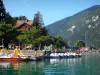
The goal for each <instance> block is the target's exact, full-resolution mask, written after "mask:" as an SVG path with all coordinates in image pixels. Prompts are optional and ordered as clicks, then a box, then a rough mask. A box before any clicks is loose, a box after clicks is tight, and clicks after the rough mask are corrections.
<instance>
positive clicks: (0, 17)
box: [0, 0, 6, 21]
mask: <svg viewBox="0 0 100 75" xmlns="http://www.w3.org/2000/svg"><path fill="white" fill-rule="evenodd" d="M5 15H6V10H5V7H4V4H3V0H0V21H4V20H5Z"/></svg>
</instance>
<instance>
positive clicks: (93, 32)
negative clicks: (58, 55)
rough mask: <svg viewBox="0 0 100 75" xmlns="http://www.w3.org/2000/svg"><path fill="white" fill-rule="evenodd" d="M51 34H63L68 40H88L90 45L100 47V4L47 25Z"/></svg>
mask: <svg viewBox="0 0 100 75" xmlns="http://www.w3.org/2000/svg"><path fill="white" fill-rule="evenodd" d="M46 28H47V30H48V31H49V34H50V35H53V36H58V35H61V36H62V37H63V39H64V40H65V41H66V42H68V40H71V41H72V42H73V43H75V42H76V41H77V40H83V41H85V40H86V41H87V45H88V46H95V47H97V48H99V47H100V5H95V6H92V7H90V8H88V9H85V10H83V11H81V12H79V13H77V14H75V15H73V16H70V17H66V18H64V19H62V20H59V21H57V22H55V23H52V24H50V25H48V26H46Z"/></svg>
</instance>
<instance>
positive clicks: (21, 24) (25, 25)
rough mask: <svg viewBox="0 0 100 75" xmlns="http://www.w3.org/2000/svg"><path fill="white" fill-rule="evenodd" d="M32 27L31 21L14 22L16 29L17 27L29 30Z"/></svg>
mask: <svg viewBox="0 0 100 75" xmlns="http://www.w3.org/2000/svg"><path fill="white" fill-rule="evenodd" d="M32 25H33V21H32V20H17V22H16V27H18V28H19V29H22V30H23V29H27V28H30V27H31V26H32Z"/></svg>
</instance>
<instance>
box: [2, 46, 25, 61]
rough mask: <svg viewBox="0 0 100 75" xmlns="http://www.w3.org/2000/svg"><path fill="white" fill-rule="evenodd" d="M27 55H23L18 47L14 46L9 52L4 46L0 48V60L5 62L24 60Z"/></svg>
mask: <svg viewBox="0 0 100 75" xmlns="http://www.w3.org/2000/svg"><path fill="white" fill-rule="evenodd" d="M26 59H27V57H24V55H23V54H22V52H21V51H20V49H18V48H16V49H15V50H14V53H11V52H10V51H9V50H7V49H6V48H3V49H1V50H0V62H1V61H7V62H11V61H13V62H16V61H24V60H26Z"/></svg>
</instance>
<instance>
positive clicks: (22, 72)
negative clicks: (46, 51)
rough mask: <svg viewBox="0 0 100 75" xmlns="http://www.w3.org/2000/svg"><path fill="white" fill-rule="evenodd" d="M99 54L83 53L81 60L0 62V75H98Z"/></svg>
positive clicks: (99, 66)
mask: <svg viewBox="0 0 100 75" xmlns="http://www.w3.org/2000/svg"><path fill="white" fill-rule="evenodd" d="M99 74H100V53H95V52H94V53H93V52H91V53H84V54H83V56H82V57H81V58H70V59H51V60H44V61H39V62H36V61H32V62H13V63H7V62H0V75H99Z"/></svg>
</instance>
